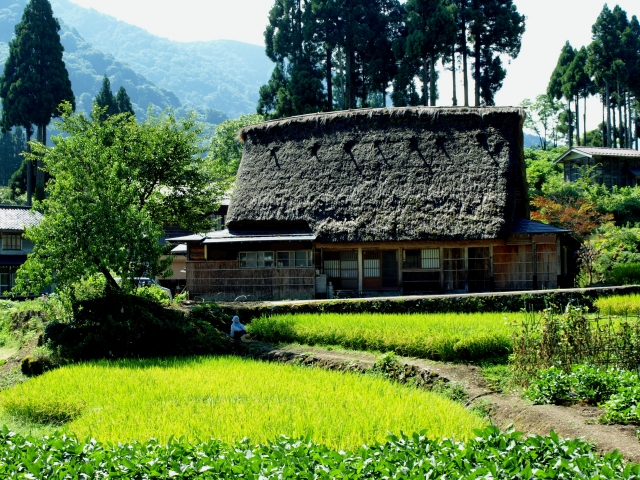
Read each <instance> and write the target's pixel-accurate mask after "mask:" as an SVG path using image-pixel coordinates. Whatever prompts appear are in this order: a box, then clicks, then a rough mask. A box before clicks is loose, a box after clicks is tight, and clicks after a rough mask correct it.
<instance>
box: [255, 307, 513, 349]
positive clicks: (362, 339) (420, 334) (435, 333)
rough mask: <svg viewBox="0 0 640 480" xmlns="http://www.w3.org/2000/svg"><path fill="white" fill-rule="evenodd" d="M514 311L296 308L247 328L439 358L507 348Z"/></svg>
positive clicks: (276, 338)
mask: <svg viewBox="0 0 640 480" xmlns="http://www.w3.org/2000/svg"><path fill="white" fill-rule="evenodd" d="M521 318H522V314H520V313H473V314H463V313H442V314H440V313H432V314H381V313H380V314H375V313H360V314H334V313H324V314H297V315H274V316H270V317H267V316H263V317H261V318H259V319H256V320H254V321H253V322H251V324H250V325H249V332H250V333H251V334H252V335H255V336H256V337H258V338H260V339H264V340H267V341H272V342H287V343H290V342H299V343H303V344H308V345H339V346H342V347H345V348H353V349H358V350H369V351H380V352H386V351H393V352H394V353H396V354H398V355H406V356H413V357H420V358H428V359H432V360H444V361H478V360H482V359H487V358H496V357H505V356H506V355H508V354H509V353H511V338H510V337H511V329H510V326H509V325H510V324H513V323H515V322H519V321H520V320H521Z"/></svg>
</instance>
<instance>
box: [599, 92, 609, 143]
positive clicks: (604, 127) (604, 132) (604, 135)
mask: <svg viewBox="0 0 640 480" xmlns="http://www.w3.org/2000/svg"><path fill="white" fill-rule="evenodd" d="M604 104H605V101H604V98H603V99H602V135H601V136H602V146H603V147H606V146H607V134H608V132H609V130H608V129H607V123H606V122H605V119H604Z"/></svg>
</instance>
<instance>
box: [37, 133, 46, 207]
mask: <svg viewBox="0 0 640 480" xmlns="http://www.w3.org/2000/svg"><path fill="white" fill-rule="evenodd" d="M46 129H47V127H46V125H38V142H40V143H42V144H43V145H46V142H47V138H46V135H47V133H46V132H47V130H46ZM36 165H37V169H36V200H44V164H43V163H42V159H41V157H40V156H38V162H37V164H36Z"/></svg>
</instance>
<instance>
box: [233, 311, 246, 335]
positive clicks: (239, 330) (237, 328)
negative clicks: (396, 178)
mask: <svg viewBox="0 0 640 480" xmlns="http://www.w3.org/2000/svg"><path fill="white" fill-rule="evenodd" d="M246 334H247V329H246V328H244V325H242V324H241V323H240V317H239V316H237V315H235V316H234V317H233V318H232V319H231V333H230V335H229V336H230V337H231V338H233V339H234V340H240V339H241V338H242V336H243V335H246Z"/></svg>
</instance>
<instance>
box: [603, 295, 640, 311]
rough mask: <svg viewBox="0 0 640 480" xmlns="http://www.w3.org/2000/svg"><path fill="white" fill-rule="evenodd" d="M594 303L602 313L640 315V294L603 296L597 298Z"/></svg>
mask: <svg viewBox="0 0 640 480" xmlns="http://www.w3.org/2000/svg"><path fill="white" fill-rule="evenodd" d="M594 305H595V306H596V308H597V309H598V311H599V312H600V315H624V316H627V315H628V316H630V317H632V316H638V315H640V294H638V293H634V294H631V295H613V296H611V297H602V298H599V299H597V300H596V301H595V302H594Z"/></svg>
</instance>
